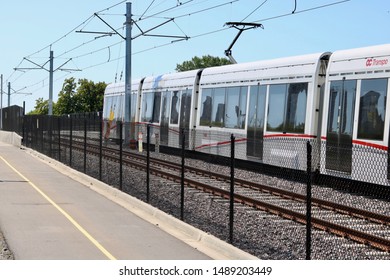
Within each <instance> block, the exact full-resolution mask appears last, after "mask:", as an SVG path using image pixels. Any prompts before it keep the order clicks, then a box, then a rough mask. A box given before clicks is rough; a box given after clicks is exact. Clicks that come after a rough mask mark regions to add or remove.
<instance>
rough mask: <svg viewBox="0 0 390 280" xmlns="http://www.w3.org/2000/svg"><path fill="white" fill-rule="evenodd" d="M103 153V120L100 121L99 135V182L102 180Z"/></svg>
mask: <svg viewBox="0 0 390 280" xmlns="http://www.w3.org/2000/svg"><path fill="white" fill-rule="evenodd" d="M102 152H103V118H101V119H100V134H99V180H100V181H101V180H102V157H103V155H102Z"/></svg>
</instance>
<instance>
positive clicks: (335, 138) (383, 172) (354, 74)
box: [320, 45, 390, 186]
mask: <svg viewBox="0 0 390 280" xmlns="http://www.w3.org/2000/svg"><path fill="white" fill-rule="evenodd" d="M389 78H390V45H381V46H374V47H367V48H360V49H353V50H344V51H336V52H334V53H333V54H332V56H331V59H330V61H329V66H328V72H327V81H326V88H325V97H324V105H323V106H324V110H323V122H322V132H321V140H322V141H321V157H322V160H321V166H320V168H321V169H320V171H321V173H322V174H327V175H332V176H337V177H343V178H347V179H352V180H358V181H365V182H369V183H374V184H380V185H387V186H388V185H389V181H388V179H389V168H388V166H389V157H388V147H389V125H390V123H389V119H390V114H389V113H388V112H386V111H388V108H390V103H389V102H390V99H389V98H388V97H387V93H388V92H389V90H390V84H389Z"/></svg>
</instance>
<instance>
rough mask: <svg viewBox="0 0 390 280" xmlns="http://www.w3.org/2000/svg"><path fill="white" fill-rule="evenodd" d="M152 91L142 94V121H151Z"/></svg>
mask: <svg viewBox="0 0 390 280" xmlns="http://www.w3.org/2000/svg"><path fill="white" fill-rule="evenodd" d="M153 97H154V94H153V92H147V93H143V94H142V115H141V121H142V122H151V121H152V115H153V99H154V98H153Z"/></svg>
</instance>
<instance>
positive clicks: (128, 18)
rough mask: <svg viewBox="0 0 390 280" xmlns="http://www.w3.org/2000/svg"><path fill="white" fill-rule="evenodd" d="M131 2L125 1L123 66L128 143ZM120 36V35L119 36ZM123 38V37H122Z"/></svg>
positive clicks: (129, 128) (127, 138) (125, 141)
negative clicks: (124, 57)
mask: <svg viewBox="0 0 390 280" xmlns="http://www.w3.org/2000/svg"><path fill="white" fill-rule="evenodd" d="M131 24H132V15H131V2H127V3H126V22H125V25H126V55H125V56H126V67H125V137H124V144H125V145H126V146H129V145H130V140H131V137H132V135H131V126H130V118H131V40H132V38H131ZM121 37H122V36H121ZM122 38H123V37H122Z"/></svg>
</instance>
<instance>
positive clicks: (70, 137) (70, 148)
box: [69, 116, 73, 167]
mask: <svg viewBox="0 0 390 280" xmlns="http://www.w3.org/2000/svg"><path fill="white" fill-rule="evenodd" d="M69 130H70V131H69V166H70V167H72V142H73V118H72V116H70V128H69Z"/></svg>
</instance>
